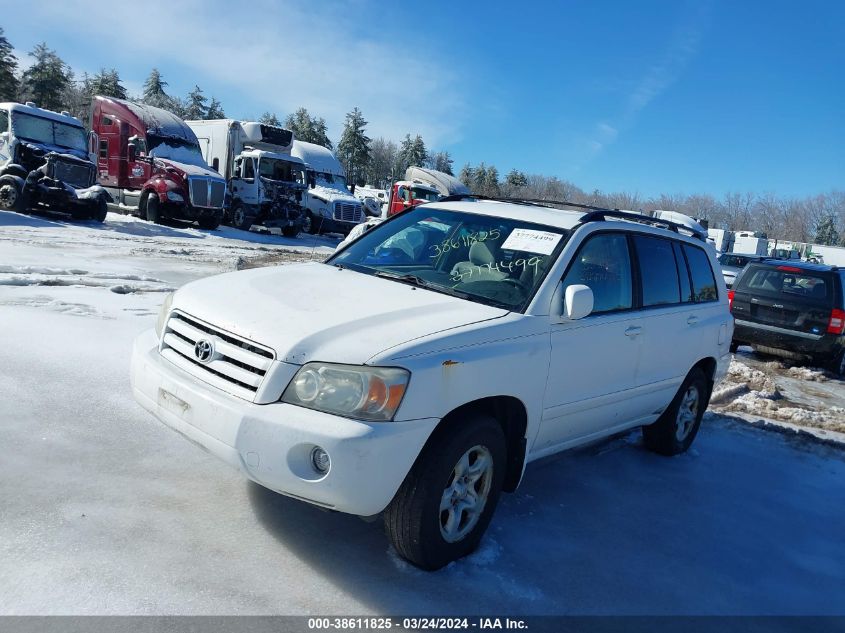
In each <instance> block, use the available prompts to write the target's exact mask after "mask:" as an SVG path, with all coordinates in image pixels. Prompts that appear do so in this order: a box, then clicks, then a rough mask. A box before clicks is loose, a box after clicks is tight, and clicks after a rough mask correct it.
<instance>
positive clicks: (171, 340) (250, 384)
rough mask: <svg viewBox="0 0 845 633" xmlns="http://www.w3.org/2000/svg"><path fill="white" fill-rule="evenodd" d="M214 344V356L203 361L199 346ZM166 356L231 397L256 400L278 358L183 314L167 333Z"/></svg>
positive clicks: (178, 314)
mask: <svg viewBox="0 0 845 633" xmlns="http://www.w3.org/2000/svg"><path fill="white" fill-rule="evenodd" d="M200 341H208V342H209V343H211V347H212V350H213V352H212V354H211V356H210V358H209V359H208V360H206V361H201V360H199V357H198V356H197V353H196V349H197V343H199V342H200ZM162 342H163V345H162V349H161V353H162V355H163V356H164V357H165V358H167V359H168V360H170V361H172V362H173V363H175V364H176V365H178V366H179V367H181V368H182V369H184V370H185V371H187V372H188V373H190V374H192V375H194V376H196V377H197V378H199V379H200V380H202V381H204V382H207V383H209V384H211V385H214V386H216V387H219V388H220V389H223V390H224V391H227V392H228V393H231V394H233V395H236V396H239V397H241V398H244V399H245V400H250V401H252V400H254V399H255V395H256V393H257V392H258V388H259V387H260V386H261V382H262V381H263V380H264V376H265V374H266V373H267V370H268V369H270V367H271V365H272V363H273V359H274V358H275V355H274V354H273V352H272V351H271V350H269V349H267V348H266V347H262V346H260V345H257V344H255V343H252V342H250V341H247V340H245V339H241V338H238V337H236V336H233V335H232V334H229V333H228V332H225V331H223V330H220V329H219V328H216V327H213V326H211V325H208V324H206V323H203V322H202V321H200V320H198V319H195V318H194V317H191V316H188V315H186V314H183V313H181V312H174V313H173V314H172V315H170V318H169V319H168V321H167V327H166V328H165V331H164V338H163V341H162Z"/></svg>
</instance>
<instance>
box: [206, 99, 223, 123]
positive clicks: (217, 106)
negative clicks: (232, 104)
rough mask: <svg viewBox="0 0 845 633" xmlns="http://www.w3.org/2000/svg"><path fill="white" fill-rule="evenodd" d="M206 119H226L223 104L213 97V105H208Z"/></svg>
mask: <svg viewBox="0 0 845 633" xmlns="http://www.w3.org/2000/svg"><path fill="white" fill-rule="evenodd" d="M205 118H206V119H225V118H226V113H225V112H224V111H223V104H221V103H220V102H219V101H218V100H217V99H215V98H214V97H211V103H209V104H208V111H207V112H206V113H205Z"/></svg>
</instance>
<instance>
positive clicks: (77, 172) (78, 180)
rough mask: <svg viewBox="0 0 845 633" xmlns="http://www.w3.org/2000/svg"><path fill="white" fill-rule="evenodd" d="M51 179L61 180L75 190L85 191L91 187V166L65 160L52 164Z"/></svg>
mask: <svg viewBox="0 0 845 633" xmlns="http://www.w3.org/2000/svg"><path fill="white" fill-rule="evenodd" d="M53 177H54V178H55V179H56V180H61V181H62V182H64V183H67V184H68V185H70V186H71V187H73V188H75V189H85V188H86V187H90V186H91V166H90V165H85V164H82V163H75V162H70V161H65V160H57V161H56V162H55V163H54V168H53Z"/></svg>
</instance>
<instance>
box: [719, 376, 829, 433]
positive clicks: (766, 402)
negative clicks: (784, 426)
mask: <svg viewBox="0 0 845 633" xmlns="http://www.w3.org/2000/svg"><path fill="white" fill-rule="evenodd" d="M763 367H764V369H765V370H766V371H761V370H760V369H755V368H753V367H750V366H748V365H746V364H745V363H742V362H739V361H737V360H736V359H733V360H731V364H730V367H729V368H728V375H727V377H726V379H725V381H723V382H722V383H721V384H720V385H719V386H718V387H717V388H716V389H715V390H714V391H713V395H712V397H711V403H712V404H713V405H714V408H716V409H720V410H723V411H736V412H739V413H747V414H751V415H754V416H759V417H762V418H769V419H772V420H779V421H782V422H790V423H792V424H797V425H799V426H811V427H816V428H821V429H826V430H831V431H838V432H844V431H845V408H842V407H836V406H833V407H829V408H825V409H822V410H819V411H814V410H811V409H807V408H802V407H796V406H794V404H793V403H790V402H789V401H788V400H786V399H784V398H783V396H782V394H781V392H780V390H779V389H778V386H777V385H776V384H775V379H774V377H773V373H774V372H775V371H776V370H785V369H786V368H785V367H784V366H783V365H782V364H781V363H779V362H777V361H775V362H769V363H766V364H765V365H763ZM786 374H787V375H789V376H791V377H794V378H800V379H804V380H810V381H817V382H824V381H826V380H827V377H826V376H825V375H824V373H823V372H822V371H820V370H817V369H810V368H806V367H790V368H789V369H788V370H786Z"/></svg>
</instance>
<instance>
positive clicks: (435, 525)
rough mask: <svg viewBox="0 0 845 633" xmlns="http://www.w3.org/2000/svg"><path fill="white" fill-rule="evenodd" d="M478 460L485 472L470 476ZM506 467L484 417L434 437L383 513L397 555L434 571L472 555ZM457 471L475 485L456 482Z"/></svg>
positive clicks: (496, 432) (501, 441) (498, 437)
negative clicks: (472, 502) (483, 463)
mask: <svg viewBox="0 0 845 633" xmlns="http://www.w3.org/2000/svg"><path fill="white" fill-rule="evenodd" d="M482 459H483V460H484V461H485V463H486V464H487V467H486V468H484V469H483V470H481V471H479V472H476V473H473V467H475V466H476V465H478V464H479V463H480V462H481V460H482ZM506 463H507V447H506V443H505V436H504V433H503V432H502V427H501V426H500V425H499V423H498V422H497V421H496V420H495V419H493V418H492V417H490V416H486V415H476V416H472V417H470V418H468V419H466V420H461V421H459V423H458V424H455V425H450V426H449V427H447V428H446V429H442V431H441V432H440V433H438V432H437V431H435V435H434V436H432V438H431V440H429V442H428V444H426V446H425V448H424V449H423V451H422V453H421V454H420V456H419V457H418V458H417V461H416V462H415V463H414V465H413V467H412V468H411V471H410V472H409V473H408V476H407V477H405V481H403V482H402V485H401V487H400V488H399V491H398V492H397V493H396V496H395V497H394V498H393V500H392V501H391V502H390V505H389V506H388V507H387V509H386V510H385V512H384V525H385V529H386V531H387V535H388V537H389V538H390V540H391V542H392V543H393V546H394V547H395V548H396V551H397V552H398V553H399V555H400V556H401V557H402V558H404V559H405V560H407V561H409V562H410V563H412V564H414V565H416V566H417V567H420V568H422V569H427V570H435V569H440V568H441V567H443V566H444V565H446V564H448V563H450V562H452V561H453V560H457V559H459V558H462V557H463V556H466V555H467V554H470V553H472V552H473V551H475V549H476V548H477V547H478V544H479V542H480V541H481V537H482V536H483V535H484V531H485V530H486V529H487V525H488V524H489V523H490V519H491V518H492V517H493V512H494V511H495V509H496V504H497V503H498V501H499V494H500V492H501V489H502V482H503V481H504V477H505V464H506ZM461 469H466V470H464V471H463V472H466V473H469V474H467V475H464V477H475V479H473V480H469V481H468V480H467V479H466V478H457V479H456V474H458V475H460V474H461ZM468 483H469V484H470V485H467V484H468ZM473 498H475V499H476V503H475V504H474V507H475V510H474V511H473V505H472V504H471V500H472V499H473ZM444 506H445V507H444ZM456 509H457V513H456ZM455 517H457V522H456V521H455ZM450 524H451V525H450Z"/></svg>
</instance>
